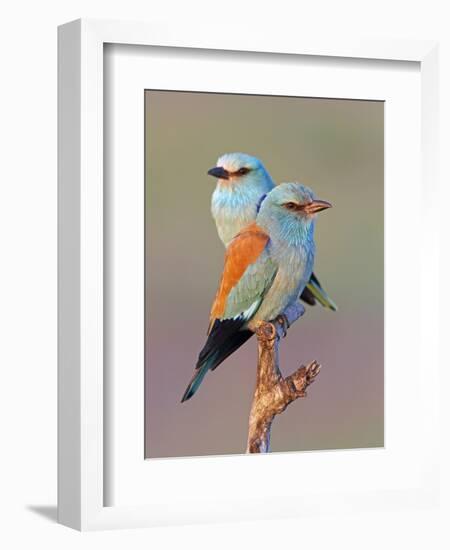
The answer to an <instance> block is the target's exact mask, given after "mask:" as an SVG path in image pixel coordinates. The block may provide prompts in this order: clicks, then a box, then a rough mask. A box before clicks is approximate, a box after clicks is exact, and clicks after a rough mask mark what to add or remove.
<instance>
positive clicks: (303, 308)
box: [144, 90, 384, 459]
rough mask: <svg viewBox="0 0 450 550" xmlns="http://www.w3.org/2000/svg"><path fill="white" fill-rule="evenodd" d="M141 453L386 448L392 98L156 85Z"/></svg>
mask: <svg viewBox="0 0 450 550" xmlns="http://www.w3.org/2000/svg"><path fill="white" fill-rule="evenodd" d="M144 101H145V458H147V459H154V458H169V457H189V456H205V455H230V454H245V453H265V452H286V451H291V452H292V451H324V450H337V449H357V448H377V447H383V445H384V242H383V241H384V205H383V202H384V103H383V102H382V101H361V100H353V99H328V98H308V97H291V96H268V95H265V96H263V95H244V94H242V95H241V94H220V93H206V92H187V91H186V92H180V91H165V90H146V91H145V97H144Z"/></svg>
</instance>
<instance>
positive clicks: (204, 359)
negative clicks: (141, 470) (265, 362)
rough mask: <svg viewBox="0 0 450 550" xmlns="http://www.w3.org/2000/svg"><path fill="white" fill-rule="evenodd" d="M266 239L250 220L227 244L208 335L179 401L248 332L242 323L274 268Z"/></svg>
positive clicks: (254, 308)
mask: <svg viewBox="0 0 450 550" xmlns="http://www.w3.org/2000/svg"><path fill="white" fill-rule="evenodd" d="M268 243H269V236H268V235H267V233H265V232H264V231H263V230H262V229H261V228H260V227H258V226H257V225H256V223H253V224H251V225H249V226H247V227H246V228H245V229H244V230H243V231H241V232H240V233H238V235H236V237H235V238H234V239H233V240H232V241H231V243H230V244H229V246H228V248H227V252H226V255H225V266H224V270H223V274H222V279H221V281H220V284H219V288H218V290H217V294H216V299H215V300H214V304H213V306H212V309H211V317H210V324H209V329H208V339H207V340H206V343H205V345H204V346H203V349H202V350H201V352H200V354H199V356H198V361H197V364H196V366H195V371H194V375H193V377H192V379H191V381H190V383H189V385H188V387H187V388H186V391H185V392H184V395H183V398H182V401H186V400H187V399H190V398H191V397H192V396H193V395H194V393H195V392H196V391H197V389H198V387H199V386H200V384H201V382H202V380H203V378H204V376H205V374H206V373H207V372H208V371H209V370H214V369H215V368H217V367H218V366H219V365H220V363H222V361H223V360H224V359H226V358H227V357H228V356H229V355H231V354H232V353H233V352H234V351H236V350H237V349H238V348H239V347H240V346H242V344H244V343H245V342H246V341H247V340H248V339H249V338H250V337H251V336H252V334H253V333H252V332H251V331H250V330H248V329H246V328H245V323H246V322H247V321H248V320H250V319H251V318H252V317H253V315H254V314H255V313H256V311H257V310H258V308H259V306H260V305H261V302H262V300H263V298H264V295H265V293H266V292H267V290H268V289H269V288H270V286H271V284H272V282H273V279H274V278H275V274H276V271H277V270H276V267H275V265H274V264H273V262H272V261H271V259H270V255H269V254H268V252H267V244H268Z"/></svg>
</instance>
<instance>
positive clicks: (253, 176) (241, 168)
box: [208, 153, 274, 192]
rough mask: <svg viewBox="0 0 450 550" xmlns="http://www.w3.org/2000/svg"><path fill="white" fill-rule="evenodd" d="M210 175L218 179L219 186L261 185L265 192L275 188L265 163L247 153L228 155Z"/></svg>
mask: <svg viewBox="0 0 450 550" xmlns="http://www.w3.org/2000/svg"><path fill="white" fill-rule="evenodd" d="M208 175H210V176H213V177H215V178H217V179H218V180H219V181H218V183H219V185H225V186H228V185H231V186H243V185H245V186H247V185H260V186H263V187H264V188H263V189H262V190H263V191H264V192H266V191H269V190H270V189H272V187H273V186H274V183H273V182H272V179H271V178H270V176H269V174H268V172H267V170H266V169H265V168H264V165H263V163H262V162H261V161H260V160H259V159H258V158H256V157H252V156H251V155H246V154H245V153H227V154H225V155H222V156H221V157H219V159H218V160H217V164H216V166H215V167H214V168H211V169H210V170H208Z"/></svg>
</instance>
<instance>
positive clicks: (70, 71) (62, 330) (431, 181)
mask: <svg viewBox="0 0 450 550" xmlns="http://www.w3.org/2000/svg"><path fill="white" fill-rule="evenodd" d="M240 40H241V41H240V42H239V41H237V40H235V39H234V38H233V39H231V38H229V37H228V36H227V35H226V33H217V32H214V33H213V32H210V31H205V34H204V35H202V36H194V34H191V32H190V31H189V29H186V28H183V27H182V26H180V27H177V28H176V32H175V28H174V27H172V28H171V29H167V28H165V27H163V26H161V25H160V24H152V23H133V22H127V23H122V22H115V21H98V20H78V21H75V22H72V23H68V24H66V25H63V26H61V27H60V28H59V33H58V49H59V57H58V86H59V96H58V97H59V104H58V116H59V123H58V124H59V126H58V129H59V141H58V162H59V170H58V181H59V183H58V186H59V198H58V209H59V223H58V234H59V244H58V253H59V260H58V269H59V279H58V280H59V322H58V327H59V351H58V365H59V366H58V376H59V383H58V418H59V421H58V471H59V473H58V518H59V521H60V523H62V524H65V525H68V526H70V527H73V528H76V529H80V530H91V529H106V528H119V527H133V526H152V525H161V524H167V523H188V522H199V521H218V520H220V519H240V518H242V519H246V518H251V519H255V518H258V517H264V515H265V514H264V512H263V505H264V498H263V496H261V498H260V500H259V501H256V500H257V499H255V501H251V502H250V503H249V502H246V503H242V502H241V505H240V500H242V499H241V497H240V496H239V495H238V494H236V497H235V498H233V499H231V500H229V501H228V502H226V501H224V500H223V499H222V500H221V499H220V498H217V499H216V500H215V503H214V506H213V507H210V508H209V510H208V512H205V511H203V512H202V510H200V511H198V509H197V507H195V505H194V504H195V499H192V500H191V501H189V499H187V500H186V499H185V500H184V501H183V499H181V502H179V503H176V502H175V501H174V499H173V497H172V499H171V501H170V504H169V506H170V507H171V509H170V510H169V509H168V507H167V506H165V505H164V504H165V503H164V504H163V501H164V499H163V498H162V495H160V497H159V498H160V503H161V504H162V505H161V506H159V507H158V506H157V501H158V496H156V501H155V503H153V505H146V504H139V503H136V504H134V505H133V503H129V502H128V503H127V505H126V506H115V505H109V506H106V505H105V502H106V501H107V500H108V499H107V498H106V497H105V495H106V494H107V493H108V491H109V487H108V486H107V482H108V479H107V477H105V456H104V452H105V447H104V414H105V411H106V412H107V408H106V407H105V401H104V392H106V388H105V387H104V384H103V380H104V377H103V375H104V368H105V365H104V353H103V336H104V322H103V315H104V296H103V286H104V271H103V266H104V263H103V261H104V250H103V242H104V215H103V214H104V203H103V198H104V193H103V162H104V155H103V139H104V135H103V115H104V105H103V97H104V79H103V75H104V73H103V63H104V45H105V44H129V45H146V46H164V47H170V48H195V49H203V50H229V51H235V52H260V53H269V52H270V53H278V54H285V55H309V56H325V57H334V58H336V57H338V58H359V59H367V60H370V59H378V60H385V61H412V62H416V63H419V64H420V80H421V106H420V109H421V112H420V121H421V142H422V151H421V157H422V158H421V165H422V174H421V186H422V192H425V191H426V193H427V196H428V197H430V196H435V194H436V193H437V188H438V186H437V176H436V165H437V158H436V156H437V150H438V143H437V140H438V132H437V120H438V107H437V104H438V102H437V77H438V64H437V44H436V43H435V42H432V41H395V40H356V39H353V40H341V41H339V42H336V41H335V40H329V41H327V40H323V39H320V40H316V41H314V42H312V41H311V40H310V39H308V40H305V39H303V40H302V39H301V38H297V37H292V36H285V37H282V36H281V35H276V36H275V37H270V38H268V37H261V36H258V34H257V32H255V33H252V32H251V31H250V32H248V33H246V34H245V36H242V37H241V39H240ZM405 131H407V130H406V129H405ZM430 203H431V201H430ZM427 213H428V212H427V211H425V213H424V215H427ZM433 231H435V230H434V229H433V227H432V224H428V226H427V229H426V232H427V233H426V235H424V238H427V240H428V242H437V239H434V235H433ZM424 254H426V255H427V256H426V258H425V256H424ZM437 255H438V249H437V247H436V248H433V247H431V249H430V250H428V249H427V250H426V252H425V251H422V255H421V268H422V271H423V273H422V276H426V277H427V278H428V280H437V276H435V275H436V273H435V272H434V270H436V269H437V267H436V261H435V260H436V257H437ZM425 271H426V273H425ZM418 307H419V312H420V315H421V316H422V317H425V318H426V319H427V326H429V327H431V330H428V331H427V335H429V334H431V335H433V334H437V333H438V330H435V331H433V330H432V329H433V327H434V328H437V323H438V320H437V319H438V312H437V306H436V305H435V304H432V303H431V304H430V303H428V304H427V303H426V302H425V301H424V300H420V299H419V306H418ZM422 329H423V326H422ZM431 338H433V336H431ZM435 338H437V336H435ZM427 357H428V364H427V372H426V374H423V379H424V380H426V385H425V384H423V385H422V386H421V389H420V392H421V393H420V396H419V401H420V405H421V413H422V415H423V417H424V418H423V423H422V425H421V428H420V429H422V430H423V429H425V426H428V431H427V438H426V442H427V450H426V452H424V453H422V454H421V459H420V460H421V462H420V468H421V470H420V480H421V481H420V483H418V484H416V485H414V486H411V487H404V488H402V489H401V490H400V489H397V488H393V489H392V490H391V491H389V490H388V489H386V488H384V489H383V490H382V491H379V494H376V495H375V494H373V492H372V493H371V492H367V493H366V494H365V495H360V494H359V495H356V494H353V493H349V494H345V492H343V491H342V490H338V491H337V492H330V494H326V500H327V506H328V507H333V506H335V507H340V508H341V509H346V508H347V509H353V508H356V507H358V508H366V509H371V507H373V508H375V507H377V506H383V507H386V506H392V507H394V508H395V507H399V506H402V505H405V504H409V505H410V504H411V503H412V502H413V503H416V504H417V505H421V504H424V503H425V504H429V503H430V502H434V501H435V499H436V498H437V487H438V477H437V471H436V467H435V465H436V462H437V455H436V450H435V445H436V437H437V430H435V429H434V425H435V424H436V419H437V411H436V407H435V406H434V403H435V402H436V401H435V396H436V395H437V390H438V386H437V384H438V377H437V365H438V361H437V345H434V346H433V342H431V343H430V347H429V349H428V356H427ZM297 456H299V455H296V454H295V453H293V454H290V455H289V467H295V461H296V457H297ZM246 458H248V457H246ZM256 458H257V457H256ZM270 458H271V459H272V457H270ZM190 460H191V461H195V460H199V459H190ZM200 460H205V459H200ZM236 460H242V457H236ZM244 460H245V459H244ZM275 460H280V458H277V459H275ZM281 460H283V459H282V458H281ZM285 460H288V459H285ZM172 464H175V466H173V467H174V468H180V469H182V468H183V463H182V462H178V465H176V463H175V462H172ZM267 464H269V463H267ZM278 464H280V463H278ZM274 466H275V467H276V464H275V463H273V464H271V465H270V467H274ZM316 498H317V502H320V501H323V500H324V494H323V493H322V494H317V495H316ZM212 499H213V500H214V498H213V496H212ZM288 502H289V506H288V505H287V503H288ZM315 502H316V501H314V500H312V499H311V495H309V498H308V503H306V502H303V501H302V499H300V498H299V499H298V503H297V504H296V505H295V504H294V505H292V501H291V500H289V499H287V500H286V505H285V506H280V507H279V509H278V510H277V512H276V514H277V515H278V516H280V515H281V516H283V515H286V516H288V515H301V514H303V513H309V512H308V509H309V508H310V507H311V505H312V504H314V503H315ZM266 504H267V503H266ZM319 512H320V510H319ZM266 517H268V516H266Z"/></svg>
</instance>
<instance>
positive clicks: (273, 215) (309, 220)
mask: <svg viewBox="0 0 450 550" xmlns="http://www.w3.org/2000/svg"><path fill="white" fill-rule="evenodd" d="M327 208H331V204H330V203H329V202H327V201H324V200H319V199H317V198H316V196H315V195H314V193H313V191H312V190H311V189H310V188H309V187H306V186H305V185H302V184H301V183H280V185H277V186H276V187H275V188H274V189H272V191H271V192H270V193H268V195H267V196H266V198H265V199H264V200H263V202H262V204H261V208H260V211H259V213H258V217H257V219H256V223H258V224H259V225H261V226H263V227H265V228H267V229H268V230H269V232H271V231H273V230H275V231H277V230H278V231H281V233H282V234H283V235H284V236H291V237H292V238H294V239H295V240H297V238H296V235H297V233H298V235H300V236H301V234H303V233H304V231H305V230H308V229H309V228H313V225H314V224H313V221H314V218H315V217H316V215H317V214H318V213H319V212H321V211H322V210H326V209H327Z"/></svg>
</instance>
